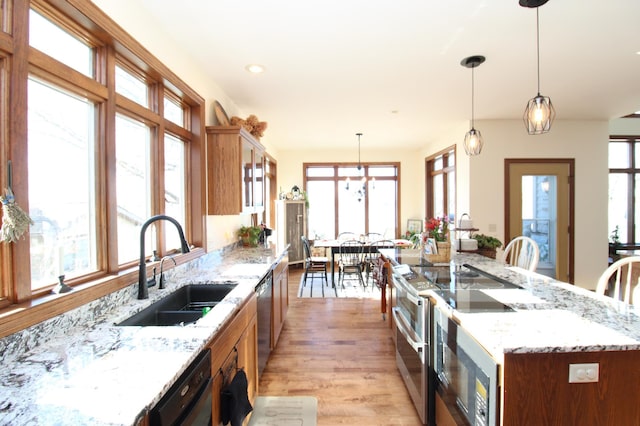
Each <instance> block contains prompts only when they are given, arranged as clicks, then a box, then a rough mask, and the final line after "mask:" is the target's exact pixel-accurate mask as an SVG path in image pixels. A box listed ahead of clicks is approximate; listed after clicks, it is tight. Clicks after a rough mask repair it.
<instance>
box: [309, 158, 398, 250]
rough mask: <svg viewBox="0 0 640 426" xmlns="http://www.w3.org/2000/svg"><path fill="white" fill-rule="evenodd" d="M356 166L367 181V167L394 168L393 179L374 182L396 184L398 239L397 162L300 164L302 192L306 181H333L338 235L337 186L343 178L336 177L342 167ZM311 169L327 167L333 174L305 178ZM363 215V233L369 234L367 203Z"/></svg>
mask: <svg viewBox="0 0 640 426" xmlns="http://www.w3.org/2000/svg"><path fill="white" fill-rule="evenodd" d="M358 165H360V166H362V167H363V170H364V176H365V177H366V178H367V179H368V178H370V177H371V176H370V175H369V174H368V170H369V167H376V166H389V167H395V168H396V171H397V174H396V176H395V177H388V176H375V178H376V181H379V180H381V181H384V180H390V181H395V182H396V195H397V203H396V238H399V237H400V236H399V235H400V233H401V227H400V205H401V202H400V200H401V196H400V188H401V187H402V185H401V182H400V163H399V162H393V161H389V162H368V163H364V162H361V163H351V162H348V163H303V164H302V175H303V176H302V185H303V187H304V190H305V191H306V190H307V182H308V181H333V182H334V206H335V218H334V220H335V224H334V229H335V230H336V235H337V234H339V233H340V232H341V231H340V229H339V228H338V224H339V220H338V212H339V208H338V198H339V197H338V192H339V191H338V185H340V183H341V182H344V179H345V178H341V177H340V176H338V169H340V168H343V167H357V166H358ZM313 167H327V168H333V169H334V173H333V177H332V178H329V177H324V176H323V177H308V176H307V169H308V168H313ZM364 215H365V227H364V229H365V233H368V232H369V203H368V202H366V203H365V205H364Z"/></svg>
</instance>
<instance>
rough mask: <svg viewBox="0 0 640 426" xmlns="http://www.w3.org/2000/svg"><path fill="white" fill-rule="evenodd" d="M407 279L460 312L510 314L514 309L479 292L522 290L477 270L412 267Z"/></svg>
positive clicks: (470, 267)
mask: <svg viewBox="0 0 640 426" xmlns="http://www.w3.org/2000/svg"><path fill="white" fill-rule="evenodd" d="M409 271H410V272H408V273H406V274H403V277H404V278H405V279H406V280H407V282H409V283H410V284H411V285H413V286H414V287H416V288H417V289H419V290H423V289H431V290H434V291H435V292H436V293H437V294H438V295H439V296H440V297H442V298H443V299H444V300H445V301H446V302H447V304H448V305H449V306H451V307H452V308H454V309H456V310H457V311H458V312H463V313H470V312H509V311H513V309H512V308H510V307H509V306H507V305H505V304H504V303H502V302H499V301H497V300H496V299H494V298H493V297H491V296H489V295H487V294H486V293H484V292H482V291H479V290H486V289H514V288H522V287H520V286H519V285H516V284H513V283H511V282H509V281H507V280H505V279H502V278H500V277H496V276H495V275H492V274H489V273H488V272H485V271H483V270H481V269H478V268H476V267H474V266H471V265H468V264H464V265H462V266H460V267H457V268H456V269H454V270H451V268H449V266H433V265H431V266H411V267H410V268H409Z"/></svg>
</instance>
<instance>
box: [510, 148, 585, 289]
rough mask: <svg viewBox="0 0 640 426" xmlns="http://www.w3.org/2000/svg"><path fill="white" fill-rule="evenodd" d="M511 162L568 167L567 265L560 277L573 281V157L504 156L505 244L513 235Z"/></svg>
mask: <svg viewBox="0 0 640 426" xmlns="http://www.w3.org/2000/svg"><path fill="white" fill-rule="evenodd" d="M511 164H538V165H542V164H566V165H567V167H568V168H569V176H568V178H569V182H568V185H569V189H568V197H569V218H568V221H569V223H568V227H569V229H568V234H569V235H568V255H569V265H568V267H567V274H568V277H567V279H566V280H565V279H561V280H562V281H567V282H569V283H573V280H574V277H575V159H574V158H505V160H504V185H503V188H504V216H503V217H504V239H505V245H506V244H507V242H508V241H511V239H512V238H514V237H515V235H511V229H510V224H509V222H510V209H509V203H510V199H511V197H510V194H509V182H510V174H511V172H510V166H511Z"/></svg>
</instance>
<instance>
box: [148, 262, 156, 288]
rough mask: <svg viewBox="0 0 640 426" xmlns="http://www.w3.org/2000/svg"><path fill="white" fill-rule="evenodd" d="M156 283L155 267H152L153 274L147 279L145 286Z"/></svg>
mask: <svg viewBox="0 0 640 426" xmlns="http://www.w3.org/2000/svg"><path fill="white" fill-rule="evenodd" d="M154 285H156V267H155V266H154V267H153V276H152V277H151V278H149V279H148V280H147V287H153V286H154Z"/></svg>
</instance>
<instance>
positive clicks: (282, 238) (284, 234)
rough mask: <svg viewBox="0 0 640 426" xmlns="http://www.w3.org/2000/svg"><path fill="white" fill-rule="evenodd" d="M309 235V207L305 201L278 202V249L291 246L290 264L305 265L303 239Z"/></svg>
mask: <svg viewBox="0 0 640 426" xmlns="http://www.w3.org/2000/svg"><path fill="white" fill-rule="evenodd" d="M303 235H305V236H306V235H307V206H306V203H305V201H304V200H301V201H285V200H278V202H276V241H277V244H278V247H286V245H287V244H289V264H290V265H296V264H299V263H304V259H305V256H304V248H303V246H302V240H301V237H302V236H303Z"/></svg>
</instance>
